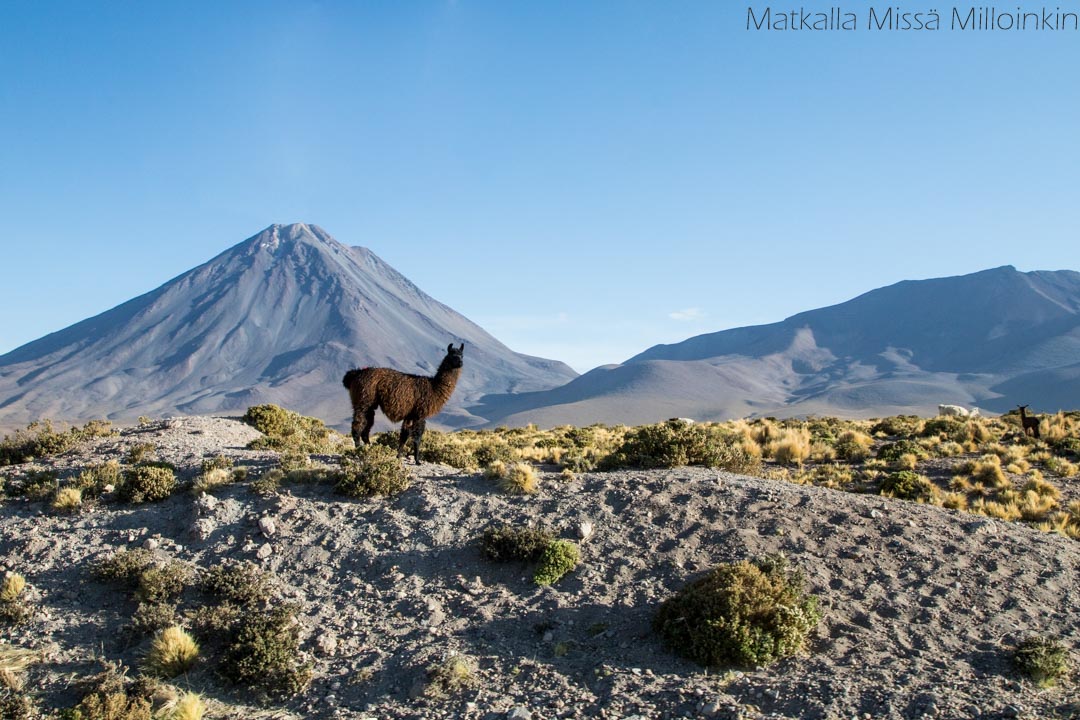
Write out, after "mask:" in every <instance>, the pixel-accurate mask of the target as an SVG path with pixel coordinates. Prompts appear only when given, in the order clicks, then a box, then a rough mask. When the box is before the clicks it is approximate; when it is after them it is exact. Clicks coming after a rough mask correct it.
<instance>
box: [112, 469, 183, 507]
mask: <svg viewBox="0 0 1080 720" xmlns="http://www.w3.org/2000/svg"><path fill="white" fill-rule="evenodd" d="M175 488H176V473H175V472H173V471H172V470H171V469H169V468H167V467H158V466H155V465H138V466H136V467H133V468H131V469H130V470H126V471H125V472H124V482H123V483H122V484H121V485H120V489H119V492H118V494H119V496H120V499H121V500H123V501H125V502H130V503H144V502H158V501H160V500H164V499H165V498H167V497H169V496H170V495H172V492H173V490H174V489H175Z"/></svg>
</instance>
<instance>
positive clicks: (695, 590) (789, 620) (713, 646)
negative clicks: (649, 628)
mask: <svg viewBox="0 0 1080 720" xmlns="http://www.w3.org/2000/svg"><path fill="white" fill-rule="evenodd" d="M820 619H821V613H820V612H819V611H818V605H817V598H815V597H813V596H808V595H806V594H805V593H804V592H803V578H802V576H801V574H799V573H797V572H792V571H789V570H788V568H787V567H786V563H785V562H784V561H783V560H782V559H778V558H766V559H764V560H759V561H756V562H747V561H743V562H738V563H729V564H725V565H720V566H719V567H717V568H715V569H713V570H711V571H710V572H709V573H708V574H707V575H705V576H704V577H702V578H700V579H699V580H696V581H694V582H692V583H690V584H689V585H687V586H686V587H684V588H683V589H682V590H680V591H679V592H678V593H676V594H675V595H674V596H673V597H671V598H669V599H668V600H666V601H665V602H664V603H663V605H661V606H660V609H659V611H658V612H657V614H656V616H655V618H654V619H653V628H654V629H655V630H656V631H657V632H658V633H659V634H660V635H661V637H662V638H663V639H664V642H665V643H666V644H667V645H668V646H669V647H670V648H671V649H673V650H674V651H675V652H677V653H679V654H680V655H683V656H685V657H687V658H689V659H691V660H694V661H695V662H698V663H700V664H702V665H705V666H716V665H728V664H735V665H765V664H768V663H770V662H772V661H773V660H776V659H778V658H782V657H785V656H788V655H793V654H794V653H796V652H798V651H799V650H800V649H801V648H802V647H803V646H804V645H805V644H806V639H807V637H808V636H809V634H810V632H811V631H812V630H813V629H814V627H815V626H816V625H817V623H818V621H819V620H820Z"/></svg>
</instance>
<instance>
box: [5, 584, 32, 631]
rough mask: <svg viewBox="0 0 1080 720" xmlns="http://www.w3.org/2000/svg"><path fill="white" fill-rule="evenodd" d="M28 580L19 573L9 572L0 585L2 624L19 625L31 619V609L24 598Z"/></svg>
mask: <svg viewBox="0 0 1080 720" xmlns="http://www.w3.org/2000/svg"><path fill="white" fill-rule="evenodd" d="M25 590H26V578H24V577H23V576H22V575H20V574H19V573H17V572H8V573H7V574H6V575H5V576H4V582H3V584H2V585H0V622H3V623H6V624H8V625H17V624H19V623H21V622H23V621H25V620H26V619H27V618H28V617H30V608H29V607H28V606H27V604H26V600H25V598H23V592H24V591H25Z"/></svg>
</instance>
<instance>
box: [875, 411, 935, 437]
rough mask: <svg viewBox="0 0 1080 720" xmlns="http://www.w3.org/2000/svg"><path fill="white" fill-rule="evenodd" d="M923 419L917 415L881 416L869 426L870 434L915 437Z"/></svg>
mask: <svg viewBox="0 0 1080 720" xmlns="http://www.w3.org/2000/svg"><path fill="white" fill-rule="evenodd" d="M922 426H923V420H922V418H920V417H918V416H917V415H894V416H892V417H887V418H882V419H881V420H878V421H877V422H876V423H874V425H873V426H871V428H870V434H871V435H878V434H881V435H888V436H889V437H909V438H911V437H915V436H916V435H918V434H919V432H920V431H921V430H922Z"/></svg>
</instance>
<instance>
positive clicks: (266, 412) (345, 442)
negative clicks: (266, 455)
mask: <svg viewBox="0 0 1080 720" xmlns="http://www.w3.org/2000/svg"><path fill="white" fill-rule="evenodd" d="M243 420H244V422H246V423H247V424H248V425H251V426H252V427H253V428H255V429H256V430H258V431H259V432H261V433H262V434H263V435H264V436H265V437H261V438H259V439H257V440H255V441H253V442H252V443H251V444H250V445H249V447H251V448H253V449H256V450H277V451H279V452H281V451H283V450H285V451H292V452H299V453H309V454H310V453H320V454H332V453H338V452H342V451H344V450H345V449H347V448H348V447H349V446H351V445H352V442H351V441H350V440H349V439H348V438H346V437H344V436H343V435H341V434H339V433H336V432H334V431H333V430H330V429H329V428H328V427H326V425H325V424H324V423H323V421H322V420H319V419H318V418H312V417H305V416H303V415H301V414H299V413H296V412H293V411H292V410H286V409H284V408H281V407H278V406H277V405H256V406H254V407H250V408H248V410H247V412H246V413H244V417H243Z"/></svg>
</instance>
